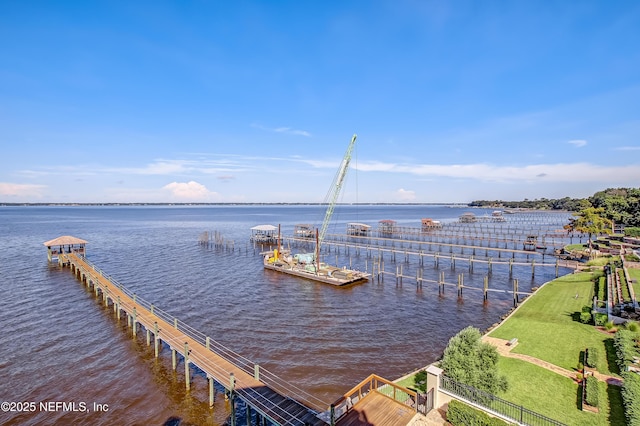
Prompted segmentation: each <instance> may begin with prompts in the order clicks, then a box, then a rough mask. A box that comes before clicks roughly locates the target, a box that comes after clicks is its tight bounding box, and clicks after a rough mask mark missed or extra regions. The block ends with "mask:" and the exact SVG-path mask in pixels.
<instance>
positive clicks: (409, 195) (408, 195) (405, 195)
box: [395, 188, 416, 201]
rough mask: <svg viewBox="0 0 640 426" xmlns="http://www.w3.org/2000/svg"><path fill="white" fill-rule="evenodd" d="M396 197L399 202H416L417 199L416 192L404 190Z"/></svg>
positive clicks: (397, 193) (398, 191) (396, 193)
mask: <svg viewBox="0 0 640 426" xmlns="http://www.w3.org/2000/svg"><path fill="white" fill-rule="evenodd" d="M395 195H396V199H397V200H398V201H415V199H416V192H415V191H409V190H406V189H403V188H400V189H398V190H397V191H396V192H395Z"/></svg>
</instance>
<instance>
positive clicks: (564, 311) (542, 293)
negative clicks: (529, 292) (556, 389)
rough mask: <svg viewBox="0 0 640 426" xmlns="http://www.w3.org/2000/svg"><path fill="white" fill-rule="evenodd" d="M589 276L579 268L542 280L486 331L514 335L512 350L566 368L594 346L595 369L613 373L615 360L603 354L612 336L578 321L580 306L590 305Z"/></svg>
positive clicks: (608, 347) (509, 336) (502, 335)
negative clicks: (597, 356)
mask: <svg viewBox="0 0 640 426" xmlns="http://www.w3.org/2000/svg"><path fill="white" fill-rule="evenodd" d="M591 278H592V274H591V273H588V272H582V273H577V274H570V275H566V276H564V277H560V278H558V279H556V280H554V281H552V282H550V283H548V284H545V285H544V286H543V287H542V288H540V290H538V291H537V292H536V293H535V295H534V296H531V297H530V299H529V300H527V301H526V303H524V305H522V306H521V307H520V309H519V310H518V311H517V312H516V313H515V314H513V315H512V316H511V317H510V318H509V319H508V320H506V321H505V322H504V323H503V324H502V325H501V326H500V327H498V328H497V329H496V330H494V331H492V332H491V333H490V334H489V335H490V336H492V337H497V338H501V339H506V340H510V339H512V338H514V337H517V338H518V345H517V346H516V347H515V348H514V349H513V352H516V353H522V354H527V355H530V356H533V357H536V358H539V359H542V360H545V361H548V362H551V363H553V364H555V365H557V366H560V367H563V368H566V369H568V370H573V369H575V368H576V367H577V364H578V362H579V361H580V354H581V352H582V351H584V349H585V348H587V347H597V348H600V351H601V356H600V359H599V362H598V371H600V372H602V373H605V374H614V373H616V372H617V367H616V366H615V363H612V362H611V361H609V362H607V356H605V354H607V352H610V351H611V350H612V348H613V346H612V342H613V339H612V336H609V335H606V334H604V333H602V332H600V331H598V330H597V329H596V328H595V327H594V326H592V325H585V324H582V323H580V322H579V312H580V311H581V309H582V307H583V306H585V305H591V303H592V300H593V295H594V294H593V290H594V289H593V282H592V281H591ZM576 295H577V298H576ZM609 358H610V357H609Z"/></svg>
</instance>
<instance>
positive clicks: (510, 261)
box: [509, 258, 513, 278]
mask: <svg viewBox="0 0 640 426" xmlns="http://www.w3.org/2000/svg"><path fill="white" fill-rule="evenodd" d="M511 277H513V258H510V259H509V278H511Z"/></svg>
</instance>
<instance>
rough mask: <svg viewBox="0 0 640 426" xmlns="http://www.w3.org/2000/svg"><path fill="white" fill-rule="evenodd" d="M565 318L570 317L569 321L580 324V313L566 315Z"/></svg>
mask: <svg viewBox="0 0 640 426" xmlns="http://www.w3.org/2000/svg"><path fill="white" fill-rule="evenodd" d="M567 316H569V317H571V319H572V320H573V321H575V322H580V312H571V313H569V314H567Z"/></svg>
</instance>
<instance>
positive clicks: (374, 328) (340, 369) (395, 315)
mask: <svg viewBox="0 0 640 426" xmlns="http://www.w3.org/2000/svg"><path fill="white" fill-rule="evenodd" d="M464 211H467V210H466V209H464V210H463V209H461V208H452V207H447V206H358V207H353V206H349V207H347V206H339V207H338V208H337V209H336V214H335V217H334V219H335V220H334V221H333V222H334V223H335V224H336V225H335V226H336V227H335V228H334V229H333V230H330V232H332V231H333V232H339V233H343V232H344V229H345V223H346V222H352V221H353V222H364V223H368V224H371V225H374V227H375V225H376V224H377V221H378V220H381V219H394V220H397V221H398V224H399V225H402V226H416V227H417V226H419V223H420V218H422V217H431V218H433V219H439V220H442V221H443V222H447V221H454V220H456V219H457V218H458V216H459V215H460V214H462V213H463V212H464ZM474 212H476V214H484V213H485V211H484V210H474ZM323 213H324V210H323V209H322V208H321V207H318V206H215V207H124V206H122V207H0V236H1V237H2V240H1V241H2V246H1V247H0V283H1V285H0V312H1V314H2V316H1V324H2V344H1V345H0V400H1V401H10V402H26V403H35V404H36V409H35V410H33V409H32V408H31V407H29V406H27V408H26V409H27V410H30V411H28V412H23V413H16V412H13V413H6V412H0V424H20V425H22V424H71V423H73V424H92V425H93V424H103V425H108V424H109V425H110V424H123V425H154V424H156V425H161V424H164V423H165V422H168V423H169V424H176V425H177V424H181V425H190V424H198V425H199V424H211V425H221V424H224V423H225V422H226V421H227V416H228V412H229V411H228V407H227V406H226V405H225V402H224V398H222V397H218V398H217V401H216V406H215V407H214V409H213V410H212V411H210V410H209V408H208V406H207V405H208V404H207V401H208V397H207V384H206V379H205V378H204V376H202V375H200V374H196V377H195V379H194V381H193V383H192V391H191V393H190V394H189V395H186V393H185V388H184V377H183V375H184V368H183V367H182V366H179V367H178V371H177V372H174V371H173V370H172V368H171V357H170V352H168V351H167V350H166V349H165V351H163V353H162V354H161V357H160V358H159V359H158V360H156V359H155V358H154V355H153V348H152V347H151V348H149V347H147V346H146V342H145V340H144V333H140V334H139V335H138V339H133V338H132V337H131V334H130V332H129V331H128V330H127V327H126V324H125V322H124V320H123V321H121V322H120V323H118V321H117V320H116V318H115V316H114V314H113V311H112V310H111V309H106V308H104V307H103V306H102V305H101V304H100V303H98V302H97V301H96V299H95V298H94V297H93V295H92V293H90V292H88V291H87V290H86V289H85V288H84V287H83V286H82V285H81V284H80V283H79V282H78V281H76V280H75V279H74V278H73V276H72V275H71V274H70V272H69V271H68V269H59V268H57V267H56V266H51V265H48V263H47V259H46V248H45V247H44V246H43V245H42V243H43V242H44V241H47V240H50V239H53V238H56V237H58V236H61V235H73V236H76V237H79V238H83V239H85V240H87V241H88V242H89V244H88V246H87V257H88V258H89V260H91V261H92V262H93V263H95V264H96V265H97V266H98V267H100V268H101V269H103V270H104V271H105V272H107V273H109V274H111V275H112V276H113V277H115V278H117V279H118V281H119V282H121V283H122V284H124V285H125V286H127V287H129V288H130V289H132V290H133V291H134V292H136V293H138V294H139V295H141V296H142V297H144V298H145V299H147V300H149V301H151V302H152V303H154V304H156V305H157V306H159V307H160V308H162V309H163V310H165V311H167V312H169V313H171V314H173V315H175V316H177V317H178V318H180V319H181V320H182V321H184V322H186V323H187V324H189V325H191V326H192V327H194V328H195V329H197V330H199V331H201V332H203V333H205V334H206V335H208V336H210V337H211V338H212V339H215V340H217V341H219V342H221V343H223V344H225V345H226V346H228V347H230V348H231V349H233V350H234V351H236V352H238V353H240V354H241V355H243V356H245V357H247V358H249V359H250V360H252V361H254V362H256V363H259V364H260V365H262V366H263V367H265V368H267V369H269V370H270V371H272V372H274V373H276V374H278V375H279V376H280V377H282V378H284V379H285V380H287V381H289V382H292V383H295V384H296V385H297V386H299V387H300V388H302V389H304V390H306V391H308V392H310V393H311V394H313V395H314V396H317V397H318V398H320V399H322V400H323V401H326V402H327V404H329V403H331V402H332V401H334V400H335V399H337V398H338V397H339V396H340V395H341V394H342V393H344V392H346V391H347V390H348V389H350V388H352V387H353V386H354V385H356V384H357V383H358V382H360V381H361V380H363V379H364V378H366V376H368V375H369V374H371V373H376V374H378V375H381V376H383V377H386V378H389V379H395V378H397V377H399V376H401V375H403V374H404V373H407V372H409V371H412V370H415V369H416V368H420V367H422V366H424V365H426V364H429V363H431V362H433V361H435V360H437V359H438V358H439V357H440V356H441V354H442V351H443V349H444V347H445V346H446V343H447V341H448V339H449V338H450V337H451V336H452V335H454V334H455V333H456V332H458V331H459V330H460V329H462V328H464V327H465V326H467V325H474V326H476V327H478V328H480V329H485V328H487V327H488V326H490V325H491V324H493V323H495V322H496V321H498V319H499V317H500V316H501V315H503V314H504V313H505V312H507V311H508V310H509V308H510V307H511V303H512V302H511V296H510V295H505V294H502V295H500V294H496V295H495V296H494V295H492V296H491V299H490V300H489V302H488V303H486V304H483V303H482V297H481V293H478V294H469V295H467V294H465V299H464V300H463V301H459V300H458V299H457V297H456V294H455V290H454V289H449V290H448V294H447V295H445V296H444V297H439V296H438V291H437V287H435V286H432V287H430V286H428V285H426V284H425V286H424V288H423V289H422V290H417V289H416V285H415V281H414V282H413V283H411V282H408V281H410V280H405V282H404V284H403V285H402V286H396V282H395V280H394V279H393V278H392V277H390V276H387V278H386V280H385V282H384V283H379V282H369V283H367V284H364V285H359V286H355V287H351V288H334V287H332V286H328V285H324V284H318V283H313V282H309V281H305V280H302V279H298V278H295V277H290V276H287V275H282V274H279V273H277V272H273V271H265V270H263V268H262V264H261V259H260V256H259V255H258V254H257V253H255V252H254V251H253V250H252V249H250V248H248V245H247V242H248V239H249V236H250V230H249V229H250V228H251V227H252V226H255V225H259V224H274V225H277V224H282V229H283V233H284V234H287V233H289V234H290V233H291V231H292V230H293V226H294V224H296V223H319V222H320V221H321V220H322V216H323ZM213 230H215V231H219V232H220V233H221V234H222V235H223V236H224V237H225V238H226V239H228V240H233V241H235V246H236V250H235V251H233V252H232V251H229V250H216V249H214V248H206V247H203V246H201V245H199V244H198V238H199V236H200V234H201V233H202V232H204V231H213ZM331 256H334V255H333V254H332V255H331ZM351 256H352V257H353V258H352V259H351V261H352V262H354V266H355V267H360V269H363V268H364V265H365V262H368V261H370V260H366V259H365V256H359V257H355V256H354V254H353V253H351ZM340 260H342V259H340ZM403 260H404V259H402V261H403ZM398 262H399V263H400V259H398ZM385 263H386V264H387V266H386V269H387V270H388V271H391V270H394V271H395V265H394V264H393V263H392V262H391V260H385ZM402 263H404V262H402ZM416 263H417V262H415V261H412V262H411V263H410V264H408V265H406V264H405V266H404V267H405V273H407V274H408V275H413V276H415V268H417V267H418V266H417V265H416ZM503 269H504V268H503ZM439 270H441V271H445V273H446V276H447V281H455V280H456V278H455V277H456V276H457V274H460V273H464V274H465V284H471V285H476V286H478V287H481V286H482V279H483V277H484V275H485V274H486V268H484V269H481V268H477V269H476V271H474V272H473V273H471V274H470V273H469V270H468V268H467V267H466V263H465V265H464V266H462V267H459V268H458V269H456V270H453V269H452V268H451V267H450V265H449V264H448V263H445V262H444V261H443V262H442V263H441V264H440V266H439ZM439 270H437V269H435V265H434V264H433V262H428V261H425V265H424V267H423V276H424V278H429V277H431V279H437V276H438V273H439ZM565 272H566V271H565ZM515 276H516V278H519V280H520V288H521V289H522V290H527V289H529V288H530V287H532V286H538V285H541V284H542V283H544V282H546V281H548V280H550V279H552V278H553V277H554V276H555V271H554V270H553V268H545V269H539V270H537V271H536V276H535V278H533V279H532V277H531V268H527V267H521V268H516V269H515ZM490 285H491V286H493V287H497V288H505V289H509V288H511V287H510V286H511V284H510V283H509V278H508V274H507V271H504V270H502V271H501V270H500V267H497V266H494V269H493V274H492V277H491V284H490ZM40 402H54V403H55V402H61V403H62V402H64V403H68V404H70V403H74V404H75V406H73V405H67V406H66V407H64V408H60V406H58V407H55V405H54V407H53V408H52V409H51V410H50V411H44V410H43V409H42V408H41V407H40V405H39V404H40ZM94 403H97V404H106V405H108V411H107V412H95V411H93V404H94ZM81 404H86V405H87V408H89V411H91V412H89V413H86V412H73V411H72V410H73V408H75V409H77V410H81V409H82V408H83V406H82V405H81ZM31 410H33V411H31Z"/></svg>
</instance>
